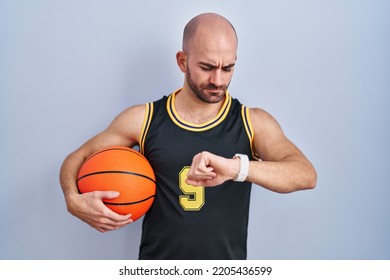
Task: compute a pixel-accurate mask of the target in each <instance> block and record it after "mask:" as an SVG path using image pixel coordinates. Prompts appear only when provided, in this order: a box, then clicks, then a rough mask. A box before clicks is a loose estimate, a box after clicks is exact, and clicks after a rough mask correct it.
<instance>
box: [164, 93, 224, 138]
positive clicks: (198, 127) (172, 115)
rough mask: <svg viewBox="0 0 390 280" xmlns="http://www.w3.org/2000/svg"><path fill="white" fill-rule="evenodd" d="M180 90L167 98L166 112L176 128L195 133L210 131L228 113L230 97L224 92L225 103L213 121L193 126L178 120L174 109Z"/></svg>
mask: <svg viewBox="0 0 390 280" xmlns="http://www.w3.org/2000/svg"><path fill="white" fill-rule="evenodd" d="M180 90H181V89H179V90H177V91H175V92H173V93H172V94H171V95H169V96H168V100H167V111H168V114H169V117H170V118H171V120H172V121H173V122H174V123H175V124H176V125H177V126H179V127H181V128H183V129H186V130H190V131H195V132H201V131H205V130H208V129H211V128H213V127H215V126H217V125H218V124H220V123H221V122H222V121H223V120H224V119H225V118H226V116H227V114H228V113H229V110H230V106H231V104H232V97H231V96H230V94H229V92H228V91H226V98H225V101H224V103H223V105H222V108H221V110H220V111H219V112H218V114H217V116H216V117H214V118H213V119H211V120H209V121H207V122H205V123H201V124H194V123H190V122H187V121H185V120H183V119H182V118H180V116H179V114H178V113H177V112H176V108H175V96H176V94H177V93H178V92H179V91H180Z"/></svg>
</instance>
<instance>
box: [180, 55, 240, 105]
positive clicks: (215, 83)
mask: <svg viewBox="0 0 390 280" xmlns="http://www.w3.org/2000/svg"><path fill="white" fill-rule="evenodd" d="M233 70H234V63H231V64H228V65H225V66H222V67H220V66H218V65H215V64H211V63H206V62H198V63H197V65H194V66H193V67H190V65H189V64H188V65H187V75H186V78H187V83H188V86H189V87H190V88H191V90H192V91H193V93H194V94H195V95H196V96H197V97H198V98H199V99H200V100H202V101H203V102H206V103H218V102H220V101H221V100H223V99H224V97H225V94H226V90H227V89H228V87H229V84H230V81H231V78H232V75H233Z"/></svg>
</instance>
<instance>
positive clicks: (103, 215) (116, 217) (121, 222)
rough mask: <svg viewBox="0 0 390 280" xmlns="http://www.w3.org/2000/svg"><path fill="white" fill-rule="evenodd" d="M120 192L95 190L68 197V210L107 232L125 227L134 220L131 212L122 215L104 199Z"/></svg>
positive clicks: (92, 225) (99, 229)
mask: <svg viewBox="0 0 390 280" xmlns="http://www.w3.org/2000/svg"><path fill="white" fill-rule="evenodd" d="M118 195H119V193H117V192H112V191H95V192H88V193H85V194H80V195H75V196H72V197H69V198H68V210H69V212H70V213H72V214H73V215H74V216H76V217H78V218H79V219H81V220H82V221H84V222H85V223H87V224H88V225H90V226H91V227H93V228H95V229H96V230H98V231H100V232H107V231H110V230H115V229H118V228H121V227H124V226H126V225H128V224H130V223H132V222H133V220H132V219H131V214H128V215H120V214H117V213H115V212H114V211H112V210H111V209H109V208H107V206H105V205H104V203H103V201H102V200H103V199H113V198H115V197H117V196H118Z"/></svg>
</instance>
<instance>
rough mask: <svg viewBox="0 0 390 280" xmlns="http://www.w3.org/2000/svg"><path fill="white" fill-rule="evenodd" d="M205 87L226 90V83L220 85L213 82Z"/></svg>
mask: <svg viewBox="0 0 390 280" xmlns="http://www.w3.org/2000/svg"><path fill="white" fill-rule="evenodd" d="M205 89H209V90H227V86H226V85H222V86H216V85H214V84H208V85H207V86H206V87H205Z"/></svg>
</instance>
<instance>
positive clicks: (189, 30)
mask: <svg viewBox="0 0 390 280" xmlns="http://www.w3.org/2000/svg"><path fill="white" fill-rule="evenodd" d="M206 36H209V37H214V38H215V36H218V38H219V37H225V38H227V39H228V40H231V42H232V43H233V44H235V45H237V34H236V30H235V29H234V26H233V25H232V24H231V23H230V22H229V21H228V20H227V19H226V18H224V17H223V16H220V15H218V14H214V13H207V14H201V15H198V16H196V17H194V18H193V19H191V20H190V21H189V22H188V23H187V25H186V26H185V28H184V33H183V51H184V52H186V53H189V52H191V50H192V48H193V46H194V43H195V42H196V41H197V40H202V39H204V38H205V37H206Z"/></svg>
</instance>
